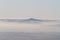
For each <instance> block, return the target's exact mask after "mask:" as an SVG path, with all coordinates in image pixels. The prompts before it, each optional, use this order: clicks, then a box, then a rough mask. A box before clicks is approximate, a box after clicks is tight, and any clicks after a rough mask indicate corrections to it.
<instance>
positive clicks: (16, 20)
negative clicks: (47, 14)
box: [0, 18, 56, 23]
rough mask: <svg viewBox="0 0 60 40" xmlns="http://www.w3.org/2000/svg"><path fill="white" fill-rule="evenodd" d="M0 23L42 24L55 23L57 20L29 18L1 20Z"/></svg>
mask: <svg viewBox="0 0 60 40" xmlns="http://www.w3.org/2000/svg"><path fill="white" fill-rule="evenodd" d="M0 21H4V22H20V23H40V22H55V21H56V20H42V19H35V18H28V19H0Z"/></svg>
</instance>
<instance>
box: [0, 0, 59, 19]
mask: <svg viewBox="0 0 60 40" xmlns="http://www.w3.org/2000/svg"><path fill="white" fill-rule="evenodd" d="M30 17H32V18H43V19H60V0H0V18H30Z"/></svg>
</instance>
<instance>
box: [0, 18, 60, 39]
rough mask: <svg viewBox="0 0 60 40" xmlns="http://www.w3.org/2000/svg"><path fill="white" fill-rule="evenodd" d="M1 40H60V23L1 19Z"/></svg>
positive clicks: (55, 21)
mask: <svg viewBox="0 0 60 40" xmlns="http://www.w3.org/2000/svg"><path fill="white" fill-rule="evenodd" d="M0 40H60V21H59V20H40V19H39V20H38V19H23V21H22V22H21V20H20V21H18V20H17V21H16V19H14V20H13V19H9V20H7V19H4V20H3V19H0Z"/></svg>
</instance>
